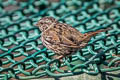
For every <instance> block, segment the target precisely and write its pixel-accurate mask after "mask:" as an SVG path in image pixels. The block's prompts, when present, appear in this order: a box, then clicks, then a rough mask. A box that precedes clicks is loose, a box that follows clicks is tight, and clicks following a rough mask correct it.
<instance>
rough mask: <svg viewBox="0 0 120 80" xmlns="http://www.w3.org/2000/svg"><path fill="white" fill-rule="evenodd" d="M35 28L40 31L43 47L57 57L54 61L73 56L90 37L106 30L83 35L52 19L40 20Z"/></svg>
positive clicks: (44, 18)
mask: <svg viewBox="0 0 120 80" xmlns="http://www.w3.org/2000/svg"><path fill="white" fill-rule="evenodd" d="M36 26H38V27H39V29H40V31H41V41H42V43H43V45H44V46H46V47H47V48H48V49H49V50H52V51H53V52H54V53H55V54H56V55H57V56H58V57H57V58H56V59H62V58H64V57H66V56H67V57H69V56H71V55H72V54H75V53H76V52H77V51H78V50H80V49H82V48H84V47H85V46H86V45H87V44H88V42H89V41H90V39H91V37H93V36H95V35H96V34H98V33H100V32H105V31H107V30H108V29H101V30H97V31H95V32H88V33H84V34H83V33H81V32H79V31H78V30H77V29H75V28H73V27H72V26H70V25H69V24H66V23H60V22H58V21H57V20H56V19H55V18H53V17H43V18H41V19H40V20H39V21H38V22H37V24H36Z"/></svg>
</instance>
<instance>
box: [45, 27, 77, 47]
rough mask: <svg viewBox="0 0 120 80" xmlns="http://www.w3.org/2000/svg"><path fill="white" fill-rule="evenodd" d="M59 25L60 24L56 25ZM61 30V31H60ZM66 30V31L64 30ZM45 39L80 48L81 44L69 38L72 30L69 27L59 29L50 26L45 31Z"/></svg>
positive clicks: (51, 42)
mask: <svg viewBox="0 0 120 80" xmlns="http://www.w3.org/2000/svg"><path fill="white" fill-rule="evenodd" d="M56 26H58V25H56ZM60 30H61V31H60ZM64 30H65V31H64ZM43 35H44V36H43V37H44V39H45V40H46V41H47V42H49V43H50V44H55V45H60V46H65V47H71V48H79V46H78V45H77V44H76V43H74V42H73V40H72V39H71V40H70V39H69V37H70V35H71V34H70V31H69V29H67V28H66V29H65V28H63V27H61V29H60V28H59V29H58V30H57V28H50V29H49V30H47V31H46V32H44V33H43Z"/></svg>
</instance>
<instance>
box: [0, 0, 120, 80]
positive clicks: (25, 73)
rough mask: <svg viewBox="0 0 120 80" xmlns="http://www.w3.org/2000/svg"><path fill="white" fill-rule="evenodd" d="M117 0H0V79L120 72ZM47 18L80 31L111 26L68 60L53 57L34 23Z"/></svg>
mask: <svg viewBox="0 0 120 80" xmlns="http://www.w3.org/2000/svg"><path fill="white" fill-rule="evenodd" d="M119 15H120V1H117V0H60V1H59V0H56V1H54V2H53V1H52V2H51V0H0V79H4V80H8V79H12V78H16V79H32V78H40V77H51V76H52V77H62V76H70V75H77V74H82V73H87V74H90V75H97V74H98V73H102V72H110V71H117V70H120V16H119ZM44 16H52V17H54V18H56V19H58V20H59V21H61V22H65V23H67V24H70V25H72V26H73V27H75V28H76V29H78V30H79V31H80V32H82V33H86V32H91V31H96V30H99V29H104V28H108V27H111V28H112V30H109V31H107V32H102V33H100V34H98V35H96V36H95V37H93V38H92V39H91V41H90V42H89V43H88V46H86V47H85V48H83V49H81V51H79V52H77V53H76V54H75V55H72V57H71V58H66V59H63V62H62V63H61V62H60V61H59V60H56V59H53V57H55V53H53V52H52V51H50V50H48V49H47V48H46V47H44V46H43V45H42V42H41V40H40V34H41V32H40V30H39V29H38V27H35V26H34V25H35V24H36V22H37V21H38V20H39V19H40V18H41V17H44Z"/></svg>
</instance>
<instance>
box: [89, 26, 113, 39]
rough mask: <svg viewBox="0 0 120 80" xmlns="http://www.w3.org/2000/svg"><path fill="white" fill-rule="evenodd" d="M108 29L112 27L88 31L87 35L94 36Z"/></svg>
mask: <svg viewBox="0 0 120 80" xmlns="http://www.w3.org/2000/svg"><path fill="white" fill-rule="evenodd" d="M108 30H111V28H106V29H101V30H97V31H95V32H89V33H87V36H89V37H92V36H95V35H96V34H98V33H100V32H105V31H108Z"/></svg>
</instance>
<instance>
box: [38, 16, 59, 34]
mask: <svg viewBox="0 0 120 80" xmlns="http://www.w3.org/2000/svg"><path fill="white" fill-rule="evenodd" d="M56 22H57V20H56V19H55V18H53V17H43V18H41V19H40V20H39V21H38V22H37V24H36V26H38V27H39V29H40V30H41V31H42V32H43V31H45V30H46V29H47V28H48V27H50V26H51V24H53V23H56Z"/></svg>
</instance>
